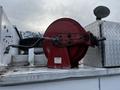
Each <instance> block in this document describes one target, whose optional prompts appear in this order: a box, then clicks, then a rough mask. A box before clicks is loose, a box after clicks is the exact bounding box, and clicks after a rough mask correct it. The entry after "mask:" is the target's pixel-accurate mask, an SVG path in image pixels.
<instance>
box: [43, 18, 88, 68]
mask: <svg viewBox="0 0 120 90" xmlns="http://www.w3.org/2000/svg"><path fill="white" fill-rule="evenodd" d="M80 34H82V35H88V34H87V32H86V31H85V30H84V29H83V27H82V26H81V25H80V24H79V23H78V22H76V21H75V20H73V19H70V18H61V19H58V20H56V21H54V22H53V23H52V24H51V25H49V27H48V28H47V30H46V32H45V34H44V37H49V38H54V37H61V38H62V39H61V42H62V43H63V44H66V42H67V38H68V37H70V38H77V36H79V35H80ZM63 39H65V40H63ZM62 40H63V41H62ZM70 40H71V42H72V39H70ZM76 42H77V41H76V40H73V42H72V43H76ZM60 46H61V45H60ZM43 49H44V52H45V55H46V57H47V58H48V67H50V68H74V67H78V62H79V61H80V60H81V59H82V58H83V57H84V56H85V54H86V51H87V49H88V45H86V44H73V45H70V46H65V47H64V46H63V47H57V46H55V45H54V44H53V43H52V41H51V40H47V39H46V40H44V43H43Z"/></svg>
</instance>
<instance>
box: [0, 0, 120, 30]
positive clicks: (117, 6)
mask: <svg viewBox="0 0 120 90" xmlns="http://www.w3.org/2000/svg"><path fill="white" fill-rule="evenodd" d="M0 5H2V6H3V8H4V11H5V13H6V15H7V16H8V18H9V20H10V21H11V23H12V24H15V25H17V27H18V28H19V30H31V31H39V32H44V31H45V30H46V28H47V27H48V26H49V24H50V23H52V22H53V21H54V20H56V19H58V18H61V17H70V18H73V19H75V20H76V21H78V22H79V23H80V24H81V25H82V26H83V27H84V26H85V25H87V24H90V23H91V22H93V21H95V16H94V15H93V9H94V8H95V7H96V6H99V5H103V6H107V7H108V8H109V9H110V10H111V14H110V15H109V16H108V17H107V18H105V20H109V21H115V22H120V0H0Z"/></svg>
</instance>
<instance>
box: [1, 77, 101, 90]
mask: <svg viewBox="0 0 120 90" xmlns="http://www.w3.org/2000/svg"><path fill="white" fill-rule="evenodd" d="M0 90H99V88H98V79H97V78H93V79H78V80H77V79H74V80H70V79H69V80H61V81H53V82H42V83H36V84H29V85H20V86H19V85H18V86H12V87H0Z"/></svg>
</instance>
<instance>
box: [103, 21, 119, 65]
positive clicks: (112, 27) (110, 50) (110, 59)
mask: <svg viewBox="0 0 120 90" xmlns="http://www.w3.org/2000/svg"><path fill="white" fill-rule="evenodd" d="M102 34H103V36H105V37H106V41H104V43H105V55H104V56H105V57H104V65H105V66H106V67H109V66H110V67H112V66H120V23H115V22H108V21H107V22H104V23H103V24H102Z"/></svg>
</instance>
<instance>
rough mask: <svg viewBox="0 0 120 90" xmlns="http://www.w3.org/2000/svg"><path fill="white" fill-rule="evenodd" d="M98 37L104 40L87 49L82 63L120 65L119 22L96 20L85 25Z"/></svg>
mask: <svg viewBox="0 0 120 90" xmlns="http://www.w3.org/2000/svg"><path fill="white" fill-rule="evenodd" d="M85 29H86V30H87V31H90V32H92V33H93V34H94V35H95V36H97V37H98V38H100V37H105V38H106V40H105V41H102V42H100V43H99V46H98V47H95V48H90V47H89V49H88V52H87V54H86V56H85V57H84V61H83V63H84V65H89V66H95V67H117V66H120V23H116V22H110V21H101V20H97V21H95V22H94V23H92V24H89V25H87V26H86V27H85Z"/></svg>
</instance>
